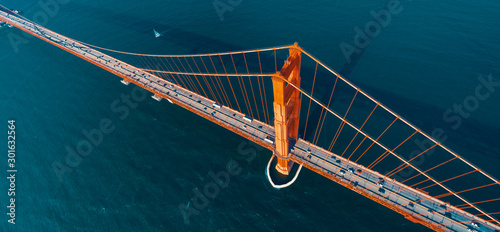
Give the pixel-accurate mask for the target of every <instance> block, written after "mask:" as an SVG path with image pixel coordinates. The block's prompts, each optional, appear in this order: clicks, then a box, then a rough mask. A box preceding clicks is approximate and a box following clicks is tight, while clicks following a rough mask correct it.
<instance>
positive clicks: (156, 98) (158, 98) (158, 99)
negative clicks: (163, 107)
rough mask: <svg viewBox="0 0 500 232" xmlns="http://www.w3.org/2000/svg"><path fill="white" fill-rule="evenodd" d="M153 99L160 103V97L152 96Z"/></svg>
mask: <svg viewBox="0 0 500 232" xmlns="http://www.w3.org/2000/svg"><path fill="white" fill-rule="evenodd" d="M151 97H152V98H153V99H155V100H157V101H161V97H160V96H156V95H153V96H151Z"/></svg>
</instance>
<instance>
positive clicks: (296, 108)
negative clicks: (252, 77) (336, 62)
mask: <svg viewBox="0 0 500 232" xmlns="http://www.w3.org/2000/svg"><path fill="white" fill-rule="evenodd" d="M300 63H301V53H300V49H298V45H297V44H295V47H294V48H290V55H289V56H288V60H287V62H286V63H285V65H284V66H283V68H282V69H281V71H280V72H277V73H276V75H275V76H274V77H273V78H272V80H273V93H274V103H273V106H274V128H275V132H276V137H275V142H276V150H275V154H276V157H277V160H278V163H277V164H276V170H278V172H279V173H281V174H283V175H288V174H289V173H290V170H291V168H292V165H293V162H291V160H290V154H289V151H290V142H291V141H293V140H297V136H298V133H299V120H298V119H299V114H300V92H299V91H297V90H296V89H294V88H293V87H291V86H289V85H286V83H285V81H283V79H286V80H288V81H289V82H291V83H293V84H295V85H297V86H300Z"/></svg>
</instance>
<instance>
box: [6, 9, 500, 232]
mask: <svg viewBox="0 0 500 232" xmlns="http://www.w3.org/2000/svg"><path fill="white" fill-rule="evenodd" d="M0 22H5V23H8V24H10V25H12V26H13V27H16V28H18V29H20V30H23V31H24V32H26V33H29V34H31V35H33V36H35V37H38V38H40V39H42V40H44V41H46V42H48V43H50V44H52V45H54V46H56V47H59V48H61V49H63V50H65V51H67V52H69V53H71V54H73V55H75V56H78V57H80V58H82V59H84V60H85V61H88V62H91V63H93V64H95V65H96V66H98V67H100V68H102V69H105V70H107V71H109V72H111V73H113V74H115V75H117V76H119V77H120V78H122V80H121V82H122V83H123V84H126V85H128V84H130V83H133V84H135V85H137V86H140V87H142V88H144V89H146V90H148V91H150V92H151V93H152V94H153V95H152V97H153V98H154V99H155V100H158V101H160V100H162V99H166V100H167V101H168V102H170V103H172V104H176V105H179V106H181V107H183V108H185V109H187V110H189V111H191V112H193V113H195V114H197V115H199V116H201V117H203V118H205V119H207V120H209V121H211V122H214V123H217V124H218V125H220V126H222V127H224V128H227V129H228V130H230V131H232V132H234V133H236V134H238V135H241V136H243V137H245V138H247V139H248V140H251V141H253V142H255V143H257V144H259V145H261V146H263V147H265V148H267V149H269V150H271V151H273V157H271V160H270V161H269V164H268V170H267V175H268V177H269V180H270V182H271V184H272V185H273V186H274V187H276V188H281V187H286V186H288V185H290V184H291V183H293V181H295V179H296V178H297V175H298V174H299V173H300V170H301V168H302V167H305V168H308V169H310V170H312V171H314V172H316V173H318V174H320V175H322V176H324V177H326V178H328V179H330V180H332V181H335V182H336V183H338V184H340V185H342V186H344V187H346V188H348V189H350V190H352V191H355V192H357V193H359V194H360V195H363V196H365V197H367V198H369V199H371V200H373V201H375V202H377V203H379V204H381V205H384V206H386V207H388V208H389V209H391V210H394V211H396V212H398V213H400V214H402V215H403V216H404V217H405V218H407V219H408V220H410V221H412V222H415V223H421V224H422V225H424V226H427V227H428V228H430V229H433V230H435V231H488V232H489V231H492V232H498V231H500V222H499V218H498V215H499V214H500V212H498V209H499V208H500V207H499V202H500V195H499V194H498V193H500V182H498V180H497V179H495V178H494V177H493V176H491V175H489V174H487V173H486V172H484V171H483V170H481V169H480V168H478V167H476V166H475V165H473V164H472V163H470V162H468V161H467V160H465V159H464V158H462V157H461V156H460V155H458V154H457V153H455V152H453V151H452V150H450V149H449V148H447V147H446V146H444V145H443V144H441V143H439V141H438V140H436V139H434V138H433V137H431V136H430V135H428V134H426V133H425V132H423V131H421V130H420V129H418V128H417V127H416V126H414V125H413V124H411V123H410V122H408V121H407V120H405V119H404V118H402V117H401V116H400V115H398V114H397V113H395V112H394V111H392V110H391V109H389V108H387V107H386V106H384V105H383V104H382V103H381V102H379V101H377V100H376V99H374V98H373V97H371V96H370V95H369V94H367V93H366V92H365V91H363V90H361V89H360V88H358V87H357V86H356V85H354V84H352V83H351V82H349V81H348V80H346V79H345V78H344V77H342V76H341V75H339V74H338V73H336V72H335V71H334V70H332V69H330V68H329V67H328V66H326V65H325V64H323V63H322V62H321V61H319V60H318V59H316V58H315V57H314V56H312V55H311V54H309V53H308V52H307V51H305V50H304V49H302V48H301V47H299V46H298V45H297V44H294V45H290V46H281V47H272V48H265V49H258V50H248V51H237V52H224V53H213V54H196V55H152V54H137V53H128V52H122V51H117V50H112V49H106V48H102V47H98V46H94V45H91V44H87V43H84V42H81V41H77V40H75V39H71V38H68V37H65V36H63V35H60V34H58V33H55V32H53V31H51V30H49V29H47V28H44V27H42V26H40V25H37V24H36V23H34V22H32V21H30V20H28V19H26V18H25V17H23V16H21V15H18V14H16V13H14V12H12V11H10V10H8V9H7V8H5V7H3V6H0ZM283 61H284V64H283V65H282V64H281V63H282V62H283ZM278 63H279V64H278ZM433 136H435V137H436V136H439V135H433ZM413 141H415V142H413ZM416 141H418V142H416ZM422 160H425V162H422ZM270 167H271V168H270ZM273 171H274V172H273ZM273 173H274V175H278V176H288V175H290V176H292V175H295V177H294V178H293V180H291V181H289V182H287V183H285V184H280V183H275V182H274V181H273V178H272V177H271V175H272V174H273ZM492 196H494V197H492Z"/></svg>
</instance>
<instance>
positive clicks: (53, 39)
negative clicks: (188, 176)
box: [0, 9, 500, 232]
mask: <svg viewBox="0 0 500 232" xmlns="http://www.w3.org/2000/svg"><path fill="white" fill-rule="evenodd" d="M0 21H4V22H6V23H9V24H11V25H12V26H15V27H17V28H19V29H21V30H24V31H26V32H28V33H30V34H32V35H35V36H36V37H38V38H40V39H42V40H44V41H46V42H49V43H51V44H53V45H55V46H57V47H59V48H62V49H64V50H66V51H68V52H70V53H72V54H74V55H76V56H78V57H80V58H82V59H84V60H86V61H89V62H91V63H93V64H95V65H97V66H99V67H101V68H103V69H105V70H107V71H109V72H111V73H114V74H116V75H118V76H120V77H122V78H123V79H124V83H126V84H127V83H130V82H131V83H134V84H136V85H138V86H140V87H142V88H144V89H146V90H148V91H150V92H152V93H153V94H154V96H156V97H158V98H159V99H161V98H165V99H168V100H169V101H170V102H172V103H175V104H177V105H179V106H181V107H183V108H185V109H187V110H189V111H191V112H194V113H196V114H198V115H200V116H202V117H204V118H206V119H208V120H210V121H212V122H214V123H217V124H218V125H221V126H223V127H225V128H227V129H229V130H231V131H233V132H235V133H237V134H239V135H241V136H243V137H245V138H247V139H249V140H251V141H253V142H255V143H257V144H259V145H261V146H263V147H265V148H267V149H269V150H271V151H274V149H275V147H274V142H273V141H274V136H275V133H274V127H272V126H270V125H267V124H265V123H263V122H260V121H258V120H255V119H252V120H248V119H245V115H243V114H241V113H240V112H238V111H235V110H233V109H231V108H228V107H226V106H220V107H219V106H218V105H216V104H215V102H214V101H212V100H210V99H207V98H205V97H203V96H200V95H198V94H196V93H193V92H191V91H189V90H187V89H185V88H182V87H180V86H177V85H176V84H174V83H172V82H171V81H169V80H165V79H162V78H160V77H158V76H155V75H153V74H151V73H148V72H145V71H143V70H141V69H139V68H137V67H134V66H131V65H129V64H127V63H124V62H122V61H120V60H117V59H115V58H113V57H111V56H108V55H106V54H104V53H101V52H99V51H96V50H94V49H92V48H90V47H88V46H85V45H83V44H81V43H79V42H77V41H75V40H72V39H70V38H68V37H65V36H62V35H60V34H57V33H55V32H53V31H50V30H48V29H46V28H43V27H41V26H39V25H36V24H33V23H31V22H29V21H26V20H24V19H22V18H20V17H17V16H16V15H15V14H13V13H12V12H10V11H5V10H1V9H0ZM291 153H292V156H291V159H292V160H293V161H295V162H296V163H299V164H302V165H303V166H304V167H306V168H309V169H311V170H312V171H315V172H317V173H319V174H321V175H323V176H325V177H327V178H329V179H331V180H333V181H335V182H337V183H339V184H341V185H343V186H345V187H347V188H349V189H351V190H353V191H355V192H358V193H360V194H361V195H364V196H366V197H368V198H370V199H372V200H374V201H376V202H378V203H380V204H382V205H384V206H386V207H389V208H391V209H393V210H395V211H396V212H399V213H401V214H403V215H405V217H406V218H408V219H409V220H412V221H414V222H418V223H422V224H424V225H426V226H427V227H430V228H432V229H434V230H438V231H485V232H490V231H492V232H495V231H500V228H499V227H497V226H494V225H493V224H491V223H489V222H484V220H482V219H480V218H478V217H475V216H473V215H471V214H469V213H466V212H465V211H462V210H460V209H457V208H454V207H453V206H450V205H447V204H446V203H445V202H443V201H440V200H437V199H433V198H431V197H430V196H428V195H427V194H425V193H423V192H420V191H417V190H415V189H412V188H409V187H408V186H406V185H404V184H401V183H399V182H397V181H395V180H392V179H385V176H383V175H382V174H380V173H377V172H375V171H372V170H370V169H367V168H365V167H363V166H361V165H358V164H356V163H353V162H350V161H347V160H346V159H345V158H342V157H340V156H338V155H336V154H333V153H331V152H329V151H327V150H324V149H322V148H320V147H317V146H315V145H313V144H311V143H309V142H307V141H304V140H302V139H299V140H298V141H296V143H295V145H294V147H293V148H292V149H291ZM358 174H360V175H359V176H358V177H356V176H357V175H358ZM382 179H383V186H381V185H379V184H377V183H379V182H380V180H382ZM351 180H353V181H352V183H350V182H351ZM390 193H394V194H390ZM387 195H389V196H388V197H384V196H387ZM422 199H427V200H423V201H421V202H418V203H413V204H410V203H411V202H415V201H419V200H422ZM402 205H404V206H402ZM445 210H446V211H445ZM443 211H445V212H443ZM471 221H479V222H478V224H480V227H477V226H473V225H472V224H471V223H470V222H471ZM459 222H467V223H459ZM440 223H445V224H444V225H441V226H436V225H437V224H440Z"/></svg>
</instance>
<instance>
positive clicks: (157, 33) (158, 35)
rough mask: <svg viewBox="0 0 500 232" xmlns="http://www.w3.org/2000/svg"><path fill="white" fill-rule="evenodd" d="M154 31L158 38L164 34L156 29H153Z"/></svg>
mask: <svg viewBox="0 0 500 232" xmlns="http://www.w3.org/2000/svg"><path fill="white" fill-rule="evenodd" d="M153 32H154V33H155V37H156V38H158V37H160V36H162V34H160V33H159V32H157V31H156V30H155V29H153Z"/></svg>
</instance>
